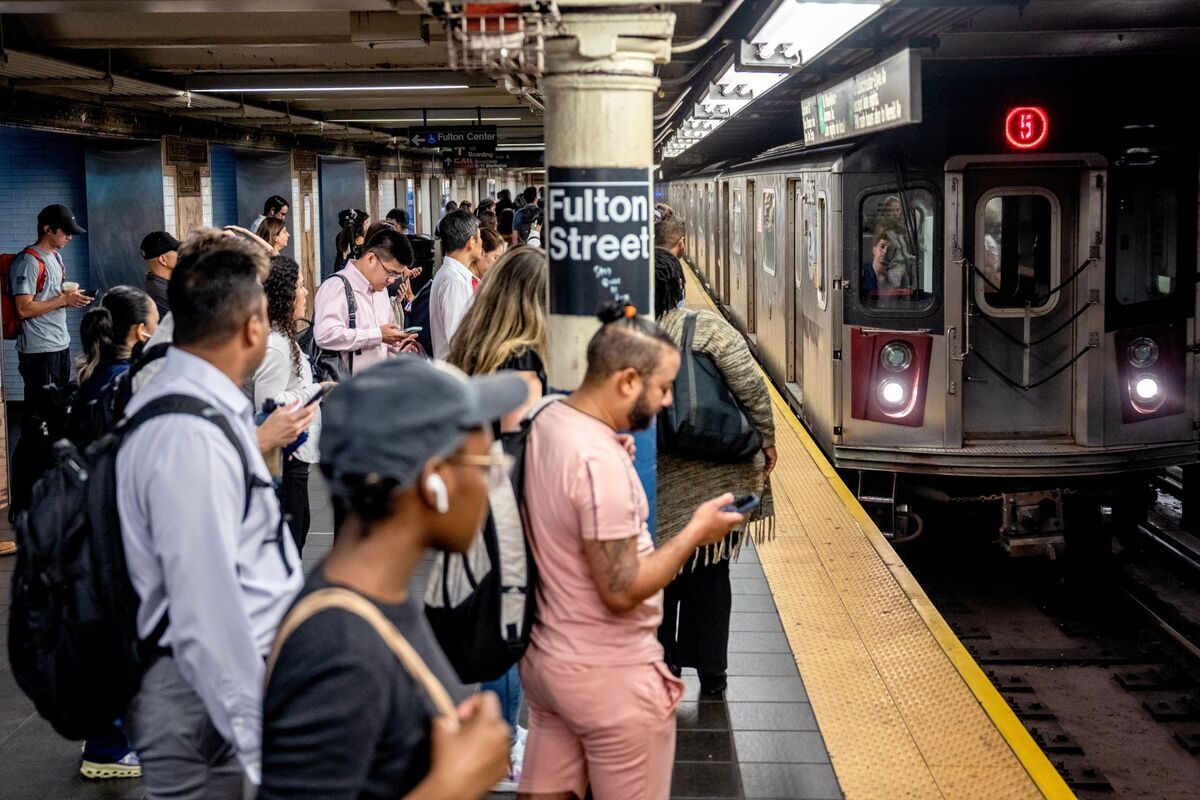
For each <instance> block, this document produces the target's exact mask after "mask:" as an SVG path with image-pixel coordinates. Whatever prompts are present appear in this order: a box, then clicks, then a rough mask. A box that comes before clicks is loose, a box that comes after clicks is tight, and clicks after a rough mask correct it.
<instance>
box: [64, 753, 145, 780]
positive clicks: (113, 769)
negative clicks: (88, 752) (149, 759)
mask: <svg viewBox="0 0 1200 800" xmlns="http://www.w3.org/2000/svg"><path fill="white" fill-rule="evenodd" d="M79 774H80V775H82V776H83V777H85V778H88V779H89V780H93V781H99V780H106V779H108V778H140V777H142V763H141V762H140V761H138V757H137V753H134V752H133V751H132V750H130V751H129V752H127V753H126V754H125V755H123V756H121V757H120V758H119V759H117V760H115V761H107V760H94V761H93V760H90V759H87V758H84V760H83V764H81V765H80V767H79Z"/></svg>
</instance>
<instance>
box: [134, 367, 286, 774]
mask: <svg viewBox="0 0 1200 800" xmlns="http://www.w3.org/2000/svg"><path fill="white" fill-rule="evenodd" d="M164 361H165V364H164V366H163V368H162V370H161V371H160V372H159V373H158V375H156V376H155V377H154V378H153V379H152V380H151V381H150V382H149V383H147V384H146V386H145V387H144V388H143V389H142V391H140V392H138V393H137V394H135V395H134V396H133V399H132V400H130V401H129V408H128V413H129V414H133V413H135V412H136V411H137V410H138V409H140V408H142V407H143V406H145V405H146V404H147V403H148V402H150V401H151V400H153V399H155V398H156V397H161V396H163V395H167V394H187V395H191V396H193V397H198V398H200V399H202V400H204V401H206V402H208V403H210V404H211V405H212V406H213V407H214V408H216V409H217V410H218V411H220V412H221V413H222V414H223V415H224V416H225V418H226V419H227V420H228V421H229V423H230V426H231V427H232V428H233V430H234V431H235V432H236V434H237V436H238V438H239V439H240V440H241V442H242V449H243V451H244V452H245V455H246V459H247V461H248V462H249V464H250V467H251V469H252V470H253V471H254V474H255V475H256V476H257V477H258V478H259V479H260V480H261V481H262V482H263V483H265V484H266V486H267V487H269V486H270V480H271V476H270V474H269V473H268V472H267V465H266V463H265V462H264V461H263V457H262V454H261V453H260V452H259V450H258V440H257V438H256V436H255V432H254V423H253V420H252V418H251V409H250V401H249V400H248V399H247V398H246V396H245V395H244V394H243V393H242V391H241V390H240V389H239V388H238V387H237V386H235V385H234V384H233V382H232V381H230V380H229V378H228V377H226V376H225V375H224V374H223V373H222V372H221V371H219V370H218V369H217V368H216V367H214V366H213V365H212V364H210V363H209V362H207V361H205V360H203V359H201V358H198V357H197V356H194V355H192V354H190V353H186V352H184V351H182V350H179V349H178V348H171V350H170V352H168V354H167V356H166V358H165V359H164ZM245 491H246V479H245V477H244V473H243V471H242V464H241V460H240V459H239V458H238V455H237V452H236V451H235V450H234V448H233V445H231V444H230V442H229V440H228V439H226V438H225V435H224V434H223V433H222V432H221V430H220V429H219V428H217V426H216V425H214V424H213V423H211V422H208V421H206V420H203V419H200V418H198V417H193V416H187V415H168V416H162V417H158V418H156V419H153V420H150V421H149V422H147V423H146V424H145V425H143V426H142V427H140V428H138V429H137V430H136V431H134V432H133V434H131V435H130V436H129V438H128V439H127V440H126V441H125V443H124V444H123V445H122V447H121V450H120V452H119V453H118V454H117V511H118V513H119V514H120V519H121V540H122V542H123V543H124V545H125V559H126V563H127V565H128V568H129V577H130V580H131V581H132V582H133V587H134V589H135V590H136V591H137V595H138V599H139V600H140V601H141V605H140V606H139V607H138V612H137V627H138V634H139V635H141V636H143V637H148V636H149V635H150V634H151V633H152V632H153V630H154V627H155V625H156V624H157V623H158V620H159V619H160V618H161V617H162V614H163V613H164V612H165V611H167V610H168V608H169V610H170V615H171V621H170V625H169V626H168V627H167V630H166V634H165V635H164V636H163V638H162V640H161V642H160V644H162V645H163V646H164V647H170V648H171V649H172V651H173V653H174V657H175V662H176V664H177V666H178V667H179V672H180V673H181V674H182V675H183V677H184V679H185V680H186V681H187V682H188V683H189V684H190V685H191V687H192V688H193V689H194V690H195V691H196V694H197V695H199V697H200V700H201V701H202V702H203V704H204V708H205V710H206V711H207V712H208V715H209V718H210V719H211V720H212V722H213V725H214V726H215V727H216V729H217V731H218V732H220V734H221V735H222V736H223V737H225V739H226V740H227V741H229V742H231V743H232V744H233V745H234V747H235V748H236V750H237V755H238V759H239V760H240V761H241V763H242V767H243V768H244V769H245V770H246V774H247V775H248V776H249V778H250V780H252V781H253V782H254V783H256V784H257V783H259V782H260V780H261V773H262V690H263V660H264V659H265V658H266V656H267V653H268V652H269V650H270V647H271V642H272V640H273V639H274V637H275V631H276V629H277V628H278V627H279V622H280V620H282V618H283V615H284V613H285V612H286V611H287V609H288V606H289V605H290V604H291V602H292V600H293V598H295V596H296V594H297V592H299V591H300V587H301V585H302V583H303V575H302V573H301V568H300V557H299V555H298V554H297V552H296V545H295V544H294V543H293V541H292V537H291V534H290V533H288V531H287V526H286V525H285V526H283V527H282V529H281V528H280V511H279V503H278V502H277V501H276V499H275V492H274V491H272V490H271V489H270V488H256V489H253V490H252V492H253V494H252V496H251V502H250V510H249V513H248V514H246V517H245V519H243V518H242V511H243V508H244V502H245ZM281 533H282V538H281V539H280V534H281Z"/></svg>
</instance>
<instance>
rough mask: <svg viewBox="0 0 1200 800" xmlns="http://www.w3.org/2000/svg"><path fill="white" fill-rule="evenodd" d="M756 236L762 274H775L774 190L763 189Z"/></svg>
mask: <svg viewBox="0 0 1200 800" xmlns="http://www.w3.org/2000/svg"><path fill="white" fill-rule="evenodd" d="M758 236H759V242H760V243H761V247H760V252H761V253H762V254H763V272H765V273H767V274H768V275H774V274H775V190H774V189H764V190H763V193H762V213H761V214H759V216H758Z"/></svg>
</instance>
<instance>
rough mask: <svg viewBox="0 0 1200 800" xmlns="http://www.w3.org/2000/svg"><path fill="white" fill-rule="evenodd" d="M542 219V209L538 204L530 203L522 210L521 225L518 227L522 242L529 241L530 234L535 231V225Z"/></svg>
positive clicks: (518, 234)
mask: <svg viewBox="0 0 1200 800" xmlns="http://www.w3.org/2000/svg"><path fill="white" fill-rule="evenodd" d="M541 218H542V209H541V208H539V207H538V206H537V205H536V204H534V203H530V204H529V205H527V206H525V207H524V208H522V209H521V224H520V225H518V226H517V238H518V239H520V240H521V241H522V242H528V241H529V233H530V231H532V230H533V226H534V224H536V223H537V221H538V220H539V219H541Z"/></svg>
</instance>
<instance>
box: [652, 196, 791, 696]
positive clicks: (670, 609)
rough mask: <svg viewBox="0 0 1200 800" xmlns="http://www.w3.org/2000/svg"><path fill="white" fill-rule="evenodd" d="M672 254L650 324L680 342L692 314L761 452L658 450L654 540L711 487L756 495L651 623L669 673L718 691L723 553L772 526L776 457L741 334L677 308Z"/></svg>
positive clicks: (702, 345) (709, 315) (769, 420)
mask: <svg viewBox="0 0 1200 800" xmlns="http://www.w3.org/2000/svg"><path fill="white" fill-rule="evenodd" d="M668 211H669V208H668ZM672 220H675V222H672ZM678 222H679V220H678V217H675V216H674V215H673V214H672V213H668V214H667V215H666V216H665V217H663V219H662V220H661V222H660V224H678ZM661 254H666V256H667V257H666V258H662V257H660V255H661ZM672 260H674V257H673V256H672V255H671V254H670V253H669V252H668V251H666V250H663V249H661V248H660V249H658V250H656V251H655V263H654V315H655V317H657V319H658V324H659V325H660V326H662V328H663V330H665V331H666V332H667V334H668V335H670V337H671V338H672V339H674V340H675V341H676V342H677V343H679V344H680V346H681V347H682V344H683V332H684V325H685V323H686V322H687V320H688V317H689V315H692V314H695V315H696V318H695V326H696V327H695V335H694V337H693V340H692V349H693V351H694V352H697V353H703V354H704V355H706V356H708V357H709V358H710V359H711V360H712V362H713V363H714V364H715V365H716V367H717V369H718V370H720V372H721V376H722V377H723V378H724V380H725V384H726V385H727V386H728V387H729V390H730V391H731V392H732V393H733V395H734V397H736V398H737V399H738V402H739V403H740V404H741V405H742V407H743V408H744V409H745V411H746V414H747V416H748V417H749V418H750V422H752V423H753V424H754V427H755V428H756V429H757V430H758V432H759V434H760V435H761V436H762V451H761V452H759V453H757V454H755V455H754V457H753V458H751V459H749V460H747V461H743V462H741V463H733V464H729V463H723V462H720V461H716V460H713V461H708V460H703V459H697V458H690V457H685V456H683V455H679V454H675V453H671V452H670V451H669V448H664V447H660V448H659V450H658V504H657V509H656V510H657V530H656V532H655V533H656V535H657V538H658V542H659V544H660V545H661V543H662V542H664V541H666V540H667V539H670V538H671V537H673V536H675V535H676V534H678V533H679V532H680V531H681V530H683V528H684V526H685V525H687V523H688V521H689V520H690V519H691V515H692V510H693V509H694V508H695V507H696V505H697V504H699V503H700V502H703V501H704V499H706V498H708V497H711V496H713V494H719V493H720V492H733V493H734V494H735V495H742V494H757V495H760V496H761V497H762V504H761V505H760V506H759V508H757V509H755V510H754V511H753V512H751V513H750V514H748V515H747V516H746V521H745V523H744V524H743V525H741V526H739V527H738V528H735V529H734V530H733V531H731V532H730V533H729V535H728V536H727V537H726V538H725V540H724V541H722V542H720V543H719V544H717V545H714V546H709V547H705V548H701V549H700V550H698V551H696V553H695V555H694V556H693V557H692V558H691V559H690V560H689V562H688V563H687V564H685V565H684V568H683V570H682V572H680V573H679V575H677V576H676V577H675V579H674V580H673V581H671V583H670V584H669V585H668V586H667V588H666V591H665V592H664V593H663V621H662V625H661V627H659V629H658V638H659V641H660V642H662V645H663V658H664V659H665V661H666V662H667V666H668V667H670V668H671V670H672V671H673V672H674V673H675V674H676V675H678V674H679V673H680V671H681V670H682V669H683V667H695V668H696V671H697V672H698V673H699V676H700V692H701V694H704V695H710V696H712V695H719V694H721V693H722V692H724V691H725V685H726V679H725V671H726V668H727V665H728V650H729V614H730V611H731V610H732V607H733V596H732V588H731V585H730V583H729V560H730V559H731V558H735V557H736V556H737V553H738V551H739V549H740V548H741V546H742V543H743V541H744V537H745V536H746V535H747V534H748V533H750V534H752V535H753V536H754V537H755V540H756V541H759V540H761V539H762V538H765V537H766V536H767V535H769V533H770V531H771V530H773V527H772V526H773V519H774V510H773V508H772V504H771V498H770V488H771V487H770V483H768V482H767V479H768V478H769V477H770V474H771V470H772V469H773V468H774V466H775V460H776V454H775V420H774V417H773V416H772V413H771V396H770V394H769V393H768V390H767V385H766V382H765V381H764V380H763V377H762V374H761V373H759V372H758V369H757V367H756V366H755V363H754V358H753V356H751V355H750V350H749V348H748V347H747V346H746V340H745V339H743V338H742V335H741V334H740V333H738V331H737V330H736V329H735V328H734V327H733V326H732V325H730V324H729V323H728V322H726V321H725V318H724V317H722V316H721V315H720V314H716V313H714V312H712V311H692V310H689V309H686V308H681V307H680V306H681V304H682V302H683V291H684V287H683V284H682V282H681V281H680V280H679V277H680V275H681V274H682V270H681V268H680V267H679V265H678V263H675V264H671V263H669V262H670V261H672Z"/></svg>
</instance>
